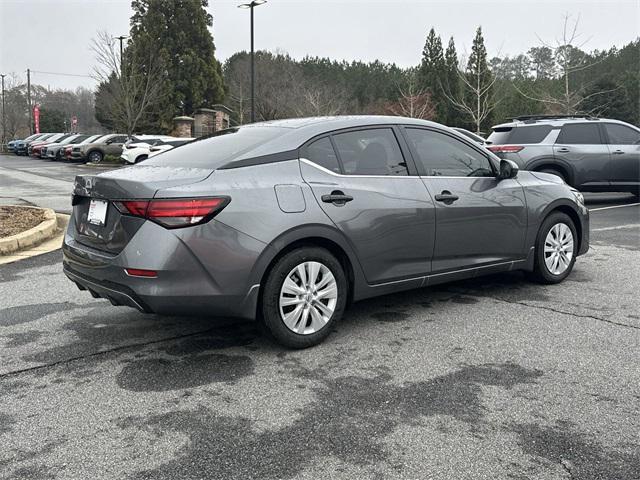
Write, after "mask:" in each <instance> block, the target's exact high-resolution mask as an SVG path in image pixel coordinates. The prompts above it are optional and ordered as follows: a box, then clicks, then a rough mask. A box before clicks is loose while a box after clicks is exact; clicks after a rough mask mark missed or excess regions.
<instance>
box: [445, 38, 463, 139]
mask: <svg viewBox="0 0 640 480" xmlns="http://www.w3.org/2000/svg"><path fill="white" fill-rule="evenodd" d="M444 63H445V69H446V72H445V82H444V88H445V91H446V93H447V96H448V97H449V98H458V96H459V95H460V78H459V77H458V53H457V52H456V44H455V42H454V41H453V37H451V38H450V39H449V44H448V45H447V51H446V52H445V55H444ZM445 100H447V101H446V107H447V118H446V124H447V125H449V126H459V125H461V124H462V119H461V118H460V112H459V111H458V110H457V109H456V108H455V106H454V105H453V104H452V103H451V102H450V101H448V99H445Z"/></svg>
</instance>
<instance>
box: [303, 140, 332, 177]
mask: <svg viewBox="0 0 640 480" xmlns="http://www.w3.org/2000/svg"><path fill="white" fill-rule="evenodd" d="M304 155H305V157H306V158H307V160H310V161H312V162H313V163H315V164H316V165H320V166H321V167H324V168H326V169H327V170H331V171H332V172H335V173H340V165H339V164H338V157H336V152H335V151H334V150H333V145H331V140H329V137H325V138H321V139H320V140H316V141H315V142H313V143H312V144H311V145H309V146H308V147H307V150H306V152H305V153H304Z"/></svg>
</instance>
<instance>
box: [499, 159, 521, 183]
mask: <svg viewBox="0 0 640 480" xmlns="http://www.w3.org/2000/svg"><path fill="white" fill-rule="evenodd" d="M519 170H520V169H519V168H518V164H516V162H513V161H511V160H505V159H503V160H500V172H499V173H498V179H499V180H506V179H508V178H516V177H517V176H518V171H519Z"/></svg>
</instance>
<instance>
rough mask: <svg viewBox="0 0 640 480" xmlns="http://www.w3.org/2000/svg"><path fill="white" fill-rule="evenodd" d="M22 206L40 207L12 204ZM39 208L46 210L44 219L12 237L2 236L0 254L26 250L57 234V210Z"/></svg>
mask: <svg viewBox="0 0 640 480" xmlns="http://www.w3.org/2000/svg"><path fill="white" fill-rule="evenodd" d="M12 206H17V207H21V208H38V207H25V206H23V205H12ZM38 210H44V220H43V221H42V222H40V223H39V224H38V225H36V226H35V227H33V228H30V229H29V230H26V231H24V232H20V233H18V234H16V235H11V236H10V237H6V238H0V255H9V254H11V253H14V252H17V251H18V250H24V249H27V248H30V247H33V246H35V245H37V244H39V243H42V242H43V241H45V240H48V239H49V238H51V237H53V236H54V235H55V234H56V229H57V228H58V221H57V218H56V212H54V211H53V210H51V209H50V208H38Z"/></svg>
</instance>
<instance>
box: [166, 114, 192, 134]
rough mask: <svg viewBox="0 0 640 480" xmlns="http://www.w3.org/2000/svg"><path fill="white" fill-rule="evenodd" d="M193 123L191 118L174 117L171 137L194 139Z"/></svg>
mask: <svg viewBox="0 0 640 480" xmlns="http://www.w3.org/2000/svg"><path fill="white" fill-rule="evenodd" d="M193 121H194V120H193V118H191V117H174V118H173V130H172V131H171V135H172V136H174V137H182V138H191V137H193Z"/></svg>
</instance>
